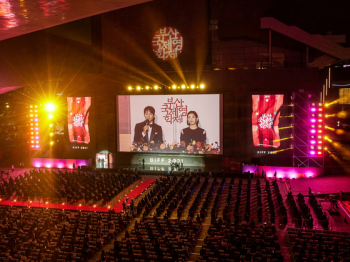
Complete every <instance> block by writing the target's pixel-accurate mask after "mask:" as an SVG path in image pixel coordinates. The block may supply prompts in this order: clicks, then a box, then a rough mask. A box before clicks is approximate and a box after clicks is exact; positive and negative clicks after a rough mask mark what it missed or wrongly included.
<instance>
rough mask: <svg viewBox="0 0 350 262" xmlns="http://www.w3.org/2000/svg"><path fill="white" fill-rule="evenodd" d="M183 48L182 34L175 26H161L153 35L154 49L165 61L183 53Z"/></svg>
mask: <svg viewBox="0 0 350 262" xmlns="http://www.w3.org/2000/svg"><path fill="white" fill-rule="evenodd" d="M182 48H183V38H182V35H181V34H180V32H179V31H178V30H177V29H175V28H172V27H164V28H161V29H159V30H158V31H157V32H156V33H155V35H154V36H153V39H152V49H153V52H154V53H155V54H156V56H157V57H158V58H159V59H162V60H164V61H169V60H172V59H175V58H177V57H178V56H179V55H180V54H181V52H182Z"/></svg>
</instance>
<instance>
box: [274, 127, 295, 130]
mask: <svg viewBox="0 0 350 262" xmlns="http://www.w3.org/2000/svg"><path fill="white" fill-rule="evenodd" d="M292 127H293V126H284V127H280V128H278V129H280V130H281V129H287V128H292Z"/></svg>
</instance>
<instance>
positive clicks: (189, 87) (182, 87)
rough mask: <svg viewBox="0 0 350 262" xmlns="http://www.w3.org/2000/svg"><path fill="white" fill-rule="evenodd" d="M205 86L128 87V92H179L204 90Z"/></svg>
mask: <svg viewBox="0 0 350 262" xmlns="http://www.w3.org/2000/svg"><path fill="white" fill-rule="evenodd" d="M204 88H205V86H204V84H200V85H199V86H198V85H197V86H196V85H193V84H192V85H189V86H186V85H181V86H178V85H172V86H157V85H155V86H145V87H142V86H128V90H129V91H133V90H136V91H141V90H162V89H163V90H171V89H172V90H177V89H180V90H186V89H204Z"/></svg>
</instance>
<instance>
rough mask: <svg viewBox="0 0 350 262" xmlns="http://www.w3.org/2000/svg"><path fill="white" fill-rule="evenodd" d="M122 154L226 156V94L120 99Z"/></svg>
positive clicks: (129, 97) (120, 97)
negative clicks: (224, 144)
mask: <svg viewBox="0 0 350 262" xmlns="http://www.w3.org/2000/svg"><path fill="white" fill-rule="evenodd" d="M117 123H118V128H117V130H118V134H117V135H118V151H119V152H147V153H149V152H155V153H161V152H164V153H165V152H167V153H181V154H222V153H223V150H222V95H220V94H203V95H202V94H200V95H147V96H145V95H133V96H129V95H126V96H117Z"/></svg>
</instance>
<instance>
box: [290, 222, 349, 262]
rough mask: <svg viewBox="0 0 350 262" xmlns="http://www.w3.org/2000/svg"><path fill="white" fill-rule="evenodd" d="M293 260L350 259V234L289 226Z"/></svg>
mask: <svg viewBox="0 0 350 262" xmlns="http://www.w3.org/2000/svg"><path fill="white" fill-rule="evenodd" d="M286 240H287V244H288V245H289V248H290V252H291V254H292V259H291V261H297V262H299V261H310V262H311V261H350V234H349V233H348V232H335V231H327V230H325V231H323V230H311V229H307V230H300V229H297V228H288V229H287V234H286Z"/></svg>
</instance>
